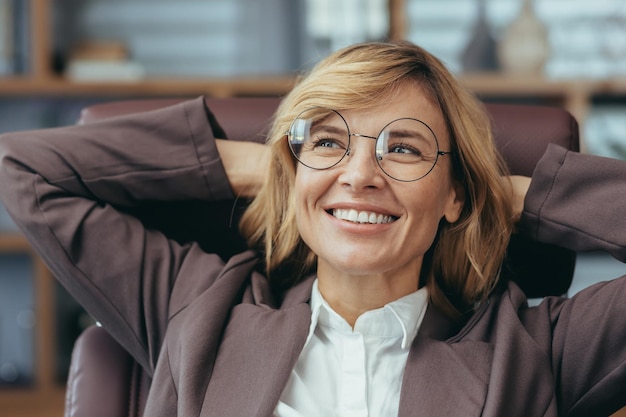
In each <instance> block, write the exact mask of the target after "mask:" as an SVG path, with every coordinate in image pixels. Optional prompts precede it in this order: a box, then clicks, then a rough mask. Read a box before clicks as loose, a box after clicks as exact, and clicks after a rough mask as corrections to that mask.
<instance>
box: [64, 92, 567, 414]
mask: <svg viewBox="0 0 626 417" xmlns="http://www.w3.org/2000/svg"><path fill="white" fill-rule="evenodd" d="M205 100H206V103H207V106H208V107H209V108H210V109H211V111H212V112H213V113H214V114H215V116H216V117H217V120H218V121H219V123H220V125H221V126H222V128H223V129H224V131H225V132H226V135H227V136H228V138H229V139H234V140H254V141H260V142H262V141H264V138H265V137H266V135H267V132H268V130H269V128H270V123H271V119H272V116H273V114H274V112H275V111H276V108H277V106H278V104H279V103H280V99H279V98H227V99H215V98H206V99H205ZM180 101H181V100H180V99H152V100H129V101H122V102H110V103H103V104H97V105H93V106H90V107H88V108H86V109H84V110H83V112H82V113H81V117H80V120H79V123H91V122H94V121H98V120H102V119H105V118H111V117H116V116H122V115H127V114H131V113H136V112H141V111H149V110H153V109H157V108H161V107H164V106H167V105H172V104H175V103H177V102H180ZM486 108H487V111H488V113H489V114H490V115H491V118H492V124H493V131H494V136H495V140H496V144H497V147H498V149H499V151H500V153H501V154H502V156H503V157H504V160H505V161H506V163H507V164H508V167H509V169H510V171H511V173H512V174H518V175H526V176H530V175H531V174H532V172H533V170H534V167H535V165H536V163H537V161H538V160H539V158H540V157H541V155H543V153H544V151H545V149H546V147H547V146H548V144H550V143H556V144H558V145H561V146H563V147H565V148H567V149H571V150H574V151H578V149H579V144H578V143H579V142H578V124H577V123H576V120H575V119H574V118H573V117H572V116H571V115H570V114H569V113H568V112H566V111H564V110H562V109H559V108H551V107H540V106H523V105H510V104H487V105H486ZM244 206H245V202H243V204H242V202H237V203H234V202H223V203H218V204H211V205H207V204H206V203H199V202H188V203H176V204H168V203H154V202H149V203H147V204H146V205H145V206H142V207H138V208H136V209H133V212H132V214H134V215H136V216H137V217H139V218H140V219H142V221H143V222H144V223H145V224H146V225H147V226H148V227H154V228H158V229H159V230H162V231H163V232H164V233H166V234H167V235H169V236H170V237H172V238H173V239H176V240H178V241H181V242H186V241H191V240H194V241H198V242H199V243H200V245H201V246H202V247H203V248H204V249H205V250H207V251H210V252H214V253H218V254H220V255H221V256H223V257H229V256H231V255H232V254H234V253H236V252H238V251H241V250H243V249H244V248H245V244H244V242H243V240H242V238H241V237H240V236H239V234H238V233H237V219H238V215H240V214H241V211H242V210H243V208H244ZM209 211H210V212H211V214H208V212H209ZM179 213H184V215H178V214H179ZM207 219H210V221H208V220H207ZM216 219H221V220H220V221H216ZM214 236H217V237H218V239H207V237H214ZM575 259H576V255H575V253H574V252H571V251H569V250H566V249H563V248H559V247H555V246H552V245H546V244H540V243H538V242H534V241H531V240H530V239H528V238H525V237H523V236H519V235H516V236H514V238H513V239H512V241H511V243H510V245H509V248H508V251H507V258H506V262H505V265H504V268H503V271H502V274H503V277H504V278H505V279H512V280H515V281H516V282H517V283H518V284H519V285H520V287H521V288H522V289H523V290H524V291H525V292H526V294H527V295H528V296H529V297H542V296H546V295H562V294H564V293H566V292H567V289H568V288H569V286H570V284H571V280H572V276H573V272H574V264H575ZM94 339H96V342H94ZM105 339H107V340H106V342H104V341H103V340H105ZM94 344H95V345H99V346H106V350H107V351H111V350H112V351H114V352H115V354H114V355H112V356H110V357H107V359H106V360H107V366H106V368H107V369H106V370H105V371H106V375H104V376H103V372H102V371H103V370H101V369H97V368H94V367H93V366H92V362H98V361H100V362H102V360H103V359H102V356H99V357H96V358H92V357H90V355H87V354H85V351H86V349H90V347H89V346H93V345H94ZM88 345H89V346H88ZM115 358H117V359H115ZM114 368H115V369H114ZM92 374H93V375H92ZM85 375H92V376H91V377H90V378H87V377H85ZM111 375H115V378H120V377H121V378H123V379H124V381H115V380H113V381H109V382H108V383H104V382H103V381H102V379H103V378H105V377H110V376H111ZM88 380H91V381H94V384H93V385H90V384H89V383H87V381H88ZM95 381H99V382H95ZM100 384H105V385H111V386H114V385H119V386H120V387H124V389H127V392H128V393H130V397H125V398H122V397H123V396H120V395H117V394H119V393H114V395H113V398H103V396H102V392H103V391H102V386H104V385H100ZM148 385H149V379H148V378H147V377H146V376H145V375H142V373H141V370H140V369H139V368H138V366H137V364H136V363H134V361H132V360H130V357H129V356H128V355H127V354H126V353H125V352H124V351H123V349H122V348H121V347H120V346H119V345H117V344H116V343H115V342H114V341H113V340H112V339H110V337H109V336H108V334H106V332H105V331H104V330H103V329H100V328H92V329H89V331H87V332H85V333H84V334H83V335H81V336H80V338H79V340H78V341H77V343H76V346H75V350H74V354H73V358H72V366H71V369H70V376H69V379H68V401H67V405H68V407H66V414H65V415H66V416H67V417H69V416H72V417H82V416H90V417H98V416H100V415H102V416H105V415H107V416H118V415H119V416H139V415H141V411H142V410H143V404H144V403H145V396H146V393H147V386H148ZM94 392H96V393H99V395H98V396H94V395H93V393H94ZM91 401H94V402H97V404H95V403H91ZM119 401H124V403H123V404H122V405H114V403H116V402H119ZM118 410H125V411H123V414H119V411H118Z"/></svg>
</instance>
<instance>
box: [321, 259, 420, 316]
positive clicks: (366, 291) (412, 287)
mask: <svg viewBox="0 0 626 417" xmlns="http://www.w3.org/2000/svg"><path fill="white" fill-rule="evenodd" d="M317 277H318V286H319V290H320V293H321V294H322V296H323V297H324V299H325V300H326V302H327V303H328V304H329V305H330V306H331V307H332V309H333V310H335V311H336V312H337V314H339V315H340V316H341V317H343V318H344V319H345V320H346V321H347V322H348V323H349V324H350V326H352V327H354V324H355V323H356V320H357V319H358V318H359V316H360V315H361V314H363V313H365V312H366V311H370V310H375V309H377V308H381V307H383V306H384V305H385V304H388V303H390V302H392V301H395V300H397V299H399V298H402V297H404V296H405V295H408V294H411V293H412V292H415V291H417V290H418V287H419V272H417V273H415V274H414V275H413V276H409V277H400V276H394V277H389V276H387V275H385V274H376V275H356V276H355V275H348V274H342V273H337V271H329V270H327V269H326V268H324V267H320V266H319V265H318V271H317Z"/></svg>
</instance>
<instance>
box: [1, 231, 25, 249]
mask: <svg viewBox="0 0 626 417" xmlns="http://www.w3.org/2000/svg"><path fill="white" fill-rule="evenodd" d="M31 251H32V249H31V247H30V245H29V244H28V241H27V240H26V238H25V237H24V236H22V235H21V234H19V233H18V232H0V254H7V253H15V252H31Z"/></svg>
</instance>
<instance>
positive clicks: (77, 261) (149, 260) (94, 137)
mask: <svg viewBox="0 0 626 417" xmlns="http://www.w3.org/2000/svg"><path fill="white" fill-rule="evenodd" d="M237 146H245V144H237V145H233V146H230V145H229V144H225V143H224V144H221V145H220V147H221V148H223V151H224V153H228V149H230V150H233V149H235V148H236V147H237ZM258 146H262V145H258ZM252 149H256V148H255V147H254V146H252ZM241 150H242V149H239V151H241ZM231 156H234V154H233V155H230V156H229V157H227V159H226V160H227V161H228V162H227V165H228V167H229V169H231V170H233V176H232V181H233V182H234V186H233V188H231V185H230V183H229V180H230V178H229V176H228V174H227V172H226V170H225V166H224V164H223V163H222V161H221V159H220V156H219V154H218V150H217V146H216V141H215V139H214V137H213V133H212V127H211V125H210V123H209V118H208V117H207V110H206V109H205V106H204V102H203V100H202V99H201V98H199V99H196V100H193V101H188V102H184V103H182V104H179V105H176V106H173V107H170V108H167V109H162V110H157V111H153V112H148V113H144V114H140V115H133V116H127V117H122V118H117V119H115V120H111V121H105V122H98V123H93V124H89V125H85V126H72V127H67V128H60V129H50V130H39V131H31V132H20V133H13V134H7V135H3V136H2V137H1V139H0V197H1V198H2V201H3V203H4V205H5V206H6V207H7V210H8V211H9V213H10V214H11V216H12V217H13V219H14V220H15V222H16V223H17V225H18V226H19V227H20V228H21V229H22V231H23V232H24V234H25V235H26V237H27V238H28V239H29V241H30V242H31V244H32V246H33V247H34V248H35V249H36V251H37V252H38V253H39V254H40V255H41V256H42V258H43V259H44V260H45V261H46V263H47V264H48V266H49V267H50V269H51V271H52V272H53V274H54V275H55V276H56V277H57V278H58V279H59V280H60V281H61V282H62V283H63V284H64V285H65V286H66V287H67V288H68V290H69V291H70V293H71V294H72V295H73V296H74V297H75V298H76V299H77V300H78V301H79V302H80V303H81V304H83V305H84V306H85V307H86V308H87V309H88V311H89V312H90V313H91V314H92V315H93V316H94V317H95V318H96V319H97V320H99V321H101V322H102V323H103V324H104V326H105V327H107V329H108V330H109V331H110V332H111V333H113V334H114V335H115V336H116V337H117V338H118V340H121V341H123V343H124V345H125V347H126V348H127V349H128V350H129V351H130V352H131V353H133V354H134V355H135V357H136V358H138V360H140V362H142V364H143V365H145V366H150V365H151V364H153V363H155V362H156V355H158V350H159V347H160V343H161V340H162V338H163V333H164V331H165V326H166V324H167V317H168V310H169V308H170V305H169V301H170V294H171V291H172V288H173V286H174V283H175V281H176V278H177V276H178V274H179V273H181V271H186V273H189V272H191V271H198V270H202V271H206V273H205V274H203V275H205V276H206V280H207V282H209V283H210V282H211V280H213V279H215V277H216V275H217V273H218V272H219V271H218V267H217V266H216V265H218V264H219V262H220V261H219V259H218V257H217V256H211V255H207V254H205V253H202V251H201V250H200V249H199V248H198V247H197V245H186V246H180V245H178V244H176V243H175V242H173V241H170V240H168V239H167V238H166V237H165V236H164V235H163V234H161V233H159V232H157V231H151V230H147V229H145V228H144V226H143V225H142V223H141V222H140V221H139V220H138V219H136V218H134V217H132V216H130V215H128V214H125V213H124V212H122V211H120V210H118V208H120V207H132V206H135V205H137V204H139V203H140V202H142V201H144V200H161V201H163V200H167V201H173V200H205V201H216V200H223V199H230V198H232V197H233V189H234V190H235V191H241V190H242V189H250V188H252V189H254V187H249V186H247V185H246V184H245V181H246V180H245V179H243V178H246V177H249V175H242V176H239V175H235V174H234V172H235V171H236V169H235V168H236V167H237V166H239V167H241V165H238V163H237V162H236V158H235V159H231ZM257 177H258V175H257ZM207 285H208V284H207Z"/></svg>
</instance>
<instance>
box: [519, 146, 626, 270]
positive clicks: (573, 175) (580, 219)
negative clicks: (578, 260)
mask: <svg viewBox="0 0 626 417" xmlns="http://www.w3.org/2000/svg"><path fill="white" fill-rule="evenodd" d="M519 227H520V230H522V231H524V232H525V233H528V234H529V235H530V236H532V237H533V238H534V239H536V240H539V241H541V242H546V243H552V244H555V245H559V246H563V247H566V248H568V249H572V250H574V251H579V252H585V251H598V250H600V251H605V252H608V253H610V254H611V255H613V256H614V257H615V258H617V259H619V260H620V261H622V262H626V162H624V161H620V160H616V159H610V158H602V157H598V156H592V155H585V154H580V153H577V152H569V151H567V150H565V149H563V148H561V147H558V146H556V145H551V146H550V147H549V148H548V149H547V151H546V153H545V154H544V156H543V157H542V159H541V160H540V161H539V163H538V164H537V167H536V169H535V172H534V174H533V180H532V182H531V183H530V187H529V189H528V193H527V195H526V197H525V200H524V209H523V212H522V215H521V219H520V222H519Z"/></svg>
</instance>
